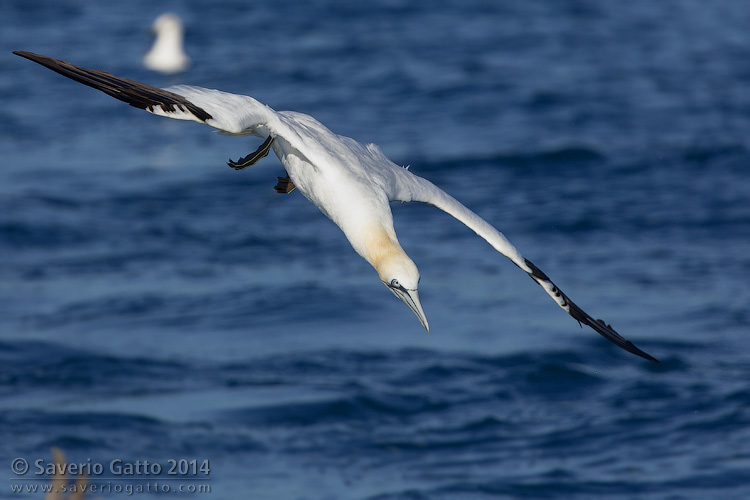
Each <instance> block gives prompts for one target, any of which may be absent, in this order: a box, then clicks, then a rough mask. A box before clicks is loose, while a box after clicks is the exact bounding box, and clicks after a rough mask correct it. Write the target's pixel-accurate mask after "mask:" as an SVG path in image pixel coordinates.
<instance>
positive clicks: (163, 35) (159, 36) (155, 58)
mask: <svg viewBox="0 0 750 500" xmlns="http://www.w3.org/2000/svg"><path fill="white" fill-rule="evenodd" d="M151 29H152V30H153V31H154V33H155V35H156V40H154V44H153V45H152V47H151V50H149V51H148V52H147V53H146V55H145V56H143V64H144V65H145V66H146V67H147V68H148V69H150V70H153V71H158V72H160V73H165V74H174V73H180V72H181V71H185V70H186V69H187V68H188V67H189V66H190V58H189V57H188V55H187V54H186V53H185V49H184V46H183V45H184V38H185V29H184V28H183V25H182V20H181V19H180V18H179V17H178V16H177V15H176V14H172V13H169V12H167V13H165V14H162V15H160V16H159V17H157V18H156V20H155V21H154V24H153V25H152V26H151Z"/></svg>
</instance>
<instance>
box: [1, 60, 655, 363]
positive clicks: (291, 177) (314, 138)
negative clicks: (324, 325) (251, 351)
mask: <svg viewBox="0 0 750 500" xmlns="http://www.w3.org/2000/svg"><path fill="white" fill-rule="evenodd" d="M14 54H17V55H19V56H21V57H25V58H27V59H30V60H31V61H34V62H36V63H39V64H41V65H43V66H45V67H47V68H49V69H51V70H52V71H55V72H57V73H60V74H61V75H63V76H66V77H68V78H70V79H72V80H75V81H77V82H80V83H82V84H84V85H88V86H89V87H93V88H95V89H97V90H101V91H102V92H104V93H106V94H109V95H110V96H112V97H114V98H115V99H119V100H121V101H124V102H126V103H128V104H130V105H131V106H134V107H136V108H140V109H145V110H146V111H148V112H150V113H153V114H155V115H159V116H166V117H168V118H176V119H178V120H192V121H196V122H199V123H205V124H207V125H210V126H212V127H214V128H216V129H219V130H220V131H222V132H223V133H225V134H228V135H237V136H245V135H254V136H259V137H261V138H262V139H264V141H263V143H262V144H261V146H260V147H259V148H258V149H257V150H256V151H254V152H253V153H251V154H249V155H247V156H245V157H244V158H240V159H239V160H238V161H232V160H229V162H228V164H229V166H230V167H232V168H234V169H236V170H241V169H244V168H247V167H249V166H251V165H254V164H256V163H257V162H258V161H259V160H261V159H262V158H263V157H265V156H266V155H267V154H268V153H269V151H270V150H271V149H273V151H274V153H276V156H278V157H279V159H280V160H281V163H282V164H283V165H284V167H285V168H286V175H285V176H284V177H277V179H278V182H277V184H276V186H275V190H276V191H277V192H279V193H290V192H292V191H293V190H294V189H297V190H299V192H300V193H302V195H303V196H305V198H307V199H308V200H310V201H311V202H312V203H313V204H314V205H315V206H316V207H318V208H319V209H320V211H321V212H323V214H325V215H326V216H327V217H328V218H330V219H331V220H332V221H333V222H334V223H336V225H338V227H339V228H341V230H342V231H343V232H344V234H345V235H346V237H347V239H348V240H349V242H350V243H351V245H352V247H353V248H354V250H355V251H356V252H357V253H358V254H359V255H360V256H362V258H364V259H365V260H366V261H367V262H369V263H370V264H371V265H372V266H373V267H374V268H375V270H376V271H377V273H378V276H379V277H380V280H381V281H382V282H383V283H384V284H385V286H386V287H388V289H389V290H390V291H391V292H393V293H394V294H395V295H396V296H397V297H398V298H399V299H401V300H402V301H403V302H404V303H405V304H406V305H407V306H408V307H409V309H411V311H412V312H413V313H414V315H415V316H416V317H417V318H418V319H419V321H420V322H421V323H422V326H424V328H425V329H426V330H427V331H429V325H428V323H427V318H426V316H425V313H424V311H423V309H422V304H421V303H420V301H419V294H418V285H419V271H418V270H417V266H416V265H415V264H414V262H413V261H412V260H411V259H410V258H409V256H408V255H406V252H404V250H403V248H401V245H400V244H399V242H398V238H397V237H396V232H395V230H394V228H393V215H392V213H391V209H390V205H389V202H391V201H402V202H406V201H419V202H423V203H426V204H429V205H433V206H435V207H437V208H439V209H441V210H443V211H445V212H447V213H448V214H450V215H452V216H453V217H455V218H456V219H458V220H459V221H461V222H462V223H464V224H465V225H466V226H468V227H469V228H470V229H472V230H473V231H474V232H475V233H476V234H477V235H479V236H480V237H482V238H484V239H485V240H486V241H487V242H488V243H489V244H490V245H492V247H493V248H494V249H495V250H497V251H498V252H500V253H501V254H503V255H504V256H506V257H507V258H508V259H510V260H511V261H512V262H513V263H514V264H515V265H516V266H518V267H519V268H520V269H521V270H522V271H524V272H525V273H527V274H528V275H529V276H530V277H531V279H532V280H534V281H535V282H536V283H538V284H539V285H540V286H541V287H542V288H543V289H544V291H545V292H547V294H549V296H550V297H552V299H553V300H554V301H555V302H556V303H557V305H559V306H560V307H561V308H562V309H563V310H565V311H566V312H567V313H568V314H569V315H570V316H572V317H573V318H574V319H575V320H577V321H578V322H579V324H581V325H583V324H585V325H588V326H589V327H591V328H593V329H594V330H595V331H596V332H597V333H599V334H600V335H602V336H603V337H604V338H606V339H607V340H609V341H611V342H613V343H615V344H617V345H618V346H620V347H621V348H622V349H625V350H626V351H628V352H631V353H633V354H636V355H638V356H641V357H643V358H645V359H648V360H650V361H657V360H656V359H655V358H654V357H652V356H650V355H649V354H647V353H645V352H643V351H642V350H640V349H639V348H638V347H636V346H635V345H634V344H633V343H632V342H630V341H629V340H626V339H625V338H623V337H621V336H620V335H619V334H618V333H617V332H616V331H615V330H614V329H613V328H612V327H611V326H610V325H608V324H607V323H605V322H604V321H602V320H600V319H594V318H592V317H591V316H589V315H588V314H587V313H586V312H584V311H583V309H581V308H580V307H578V306H577V305H576V304H575V303H573V302H572V301H571V300H570V299H569V298H568V296H567V295H565V294H564V293H563V292H562V290H560V289H559V288H558V287H557V286H556V285H555V284H554V283H553V282H552V281H551V280H550V278H549V277H547V275H546V274H545V273H543V272H542V271H541V270H540V269H539V268H538V267H537V266H535V265H534V264H532V263H531V261H529V260H528V259H526V258H524V257H523V256H522V255H521V253H520V252H519V251H518V250H517V249H516V248H515V247H514V246H513V245H512V244H511V243H510V242H509V241H508V240H507V239H506V237H505V236H504V235H503V234H502V233H501V232H500V231H498V230H497V229H495V228H494V227H493V226H491V225H490V224H489V223H488V222H486V221H485V220H484V219H482V218H481V217H479V216H478V215H476V214H475V213H474V212H472V211H471V210H469V209H468V208H466V207H465V206H464V205H463V204H461V203H460V202H459V201H457V200H456V199H455V198H453V197H452V196H450V195H449V194H447V193H446V192H444V191H443V190H441V189H440V188H438V187H436V186H435V185H434V184H432V183H431V182H430V181H428V180H426V179H423V178H422V177H419V176H417V175H414V174H413V173H412V172H411V171H409V170H408V169H406V168H404V167H400V166H398V165H396V164H395V163H393V162H392V161H390V160H389V159H388V158H387V157H386V156H385V155H384V154H383V153H382V152H381V151H380V149H379V148H378V147H377V146H375V145H374V144H368V145H363V144H360V143H359V142H357V141H355V140H354V139H351V138H349V137H343V136H340V135H337V134H334V133H333V132H331V131H330V130H329V129H328V128H326V127H325V126H324V125H323V124H321V123H320V122H318V121H317V120H316V119H315V118H313V117H311V116H309V115H306V114H303V113H297V112H293V111H274V110H273V109H271V108H270V107H268V106H267V105H265V104H262V103H260V102H258V101H257V100H255V99H253V98H252V97H249V96H244V95H237V94H230V93H227V92H221V91H219V90H212V89H205V88H201V87H192V86H186V85H176V86H172V87H168V88H165V89H159V88H156V87H152V86H150V85H145V84H143V83H140V82H136V81H133V80H128V79H125V78H119V77H116V76H113V75H112V74H110V73H107V72H105V71H99V70H91V69H86V68H82V67H80V66H75V65H73V64H71V63H69V62H65V61H61V60H59V59H53V58H51V57H46V56H42V55H38V54H34V53H32V52H27V51H18V52H14Z"/></svg>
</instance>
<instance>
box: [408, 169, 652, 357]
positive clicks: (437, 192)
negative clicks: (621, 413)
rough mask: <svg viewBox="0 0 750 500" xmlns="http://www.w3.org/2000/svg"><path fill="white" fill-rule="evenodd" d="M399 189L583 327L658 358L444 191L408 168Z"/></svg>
mask: <svg viewBox="0 0 750 500" xmlns="http://www.w3.org/2000/svg"><path fill="white" fill-rule="evenodd" d="M399 177H400V179H399V183H400V184H401V185H400V186H397V189H395V191H396V192H398V193H399V196H398V197H395V199H397V200H400V201H421V202H423V203H427V204H430V205H434V206H435V207H437V208H439V209H441V210H443V211H444V212H446V213H448V214H450V215H452V216H453V217H455V218H456V219H458V220H459V221H461V222H463V223H464V224H466V226H467V227H469V228H470V229H471V230H473V231H474V232H475V233H477V234H478V235H479V236H481V237H482V238H484V239H485V240H486V241H487V242H488V243H489V244H490V245H492V246H493V248H495V250H497V251H498V252H500V253H501V254H503V255H505V256H506V257H508V258H509V259H510V260H511V261H512V262H513V263H514V264H515V265H517V266H518V267H520V268H521V269H522V270H523V271H525V272H526V273H527V274H528V275H529V276H530V277H531V279H533V280H534V281H536V282H537V283H538V284H539V285H540V286H541V287H542V288H544V291H545V292H547V294H549V296H550V297H552V299H553V300H554V301H555V302H556V303H557V305H559V306H560V307H562V308H563V310H565V311H566V312H567V313H568V314H570V315H571V316H572V317H573V318H574V319H575V320H577V321H578V322H579V323H580V324H585V325H588V326H590V327H591V328H593V329H594V330H595V331H596V332H597V333H598V334H600V335H601V336H603V337H604V338H606V339H607V340H609V341H610V342H613V343H614V344H616V345H618V346H620V347H621V348H623V349H625V350H626V351H628V352H631V353H633V354H636V355H638V356H641V357H642V358H645V359H648V360H649V361H656V362H658V360H657V359H655V358H654V357H652V356H650V355H649V354H647V353H645V352H643V351H642V350H640V349H638V348H637V347H636V346H635V345H634V344H633V343H632V342H631V341H629V340H626V339H625V338H623V337H622V336H620V335H619V334H618V333H617V332H616V331H615V330H614V329H613V328H612V327H611V326H610V325H608V324H606V323H605V322H604V321H602V320H600V319H596V320H595V319H594V318H592V317H591V316H589V315H588V314H587V313H586V312H585V311H584V310H583V309H581V308H580V307H578V306H577V305H576V304H575V303H573V301H571V300H570V299H569V298H568V296H567V295H565V294H564V293H563V292H562V291H561V290H560V289H559V288H558V287H557V285H555V284H554V283H553V282H552V281H551V280H550V279H549V278H548V277H547V275H546V274H544V273H543V272H542V271H541V270H540V269H539V268H538V267H536V266H535V265H534V264H532V263H531V261H529V260H528V259H526V258H524V257H523V256H522V255H521V253H520V252H519V251H518V250H517V249H516V247H514V246H513V245H512V244H511V243H510V242H509V241H508V239H507V238H506V237H505V236H504V235H503V234H502V233H501V232H500V231H498V230H497V229H495V228H494V227H492V225H490V224H489V223H488V222H487V221H485V220H484V219H482V218H481V217H479V216H478V215H477V214H475V213H474V212H472V211H471V210H469V209H468V208H466V207H465V206H464V205H463V204H462V203H461V202H459V201H458V200H456V199H455V198H453V197H452V196H450V195H448V194H447V193H446V192H445V191H443V190H442V189H440V188H438V187H437V186H435V185H434V184H432V183H431V182H429V181H428V180H426V179H423V178H421V177H418V176H416V175H413V174H411V173H410V172H407V171H406V170H405V169H404V170H403V172H402V175H401V176H399Z"/></svg>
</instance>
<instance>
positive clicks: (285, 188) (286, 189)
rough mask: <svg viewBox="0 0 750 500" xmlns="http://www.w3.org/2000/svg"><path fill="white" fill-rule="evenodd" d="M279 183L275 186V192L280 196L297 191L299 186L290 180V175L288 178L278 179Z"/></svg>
mask: <svg viewBox="0 0 750 500" xmlns="http://www.w3.org/2000/svg"><path fill="white" fill-rule="evenodd" d="M276 178H277V179H278V180H279V182H277V183H276V186H274V188H273V190H274V191H276V192H277V193H279V194H289V193H291V192H292V191H294V190H295V189H297V186H295V185H294V183H293V182H292V180H291V179H290V178H289V174H287V176H286V177H276Z"/></svg>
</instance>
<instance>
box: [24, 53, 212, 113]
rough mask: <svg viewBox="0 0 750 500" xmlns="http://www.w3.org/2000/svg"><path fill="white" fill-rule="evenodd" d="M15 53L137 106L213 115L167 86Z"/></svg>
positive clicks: (43, 57) (39, 56)
mask: <svg viewBox="0 0 750 500" xmlns="http://www.w3.org/2000/svg"><path fill="white" fill-rule="evenodd" d="M13 53H14V54H15V55H17V56H21V57H25V58H26V59H29V60H30V61H33V62H35V63H37V64H40V65H42V66H44V67H46V68H47V69H50V70H52V71H54V72H55V73H59V74H61V75H63V76H64V77H66V78H70V79H71V80H73V81H76V82H78V83H82V84H83V85H87V86H89V87H91V88H94V89H96V90H100V91H102V92H104V93H105V94H108V95H110V96H112V97H114V98H115V99H118V100H120V101H123V102H126V103H128V104H130V105H131V106H133V107H136V108H140V109H145V110H148V111H152V112H153V111H154V109H155V108H156V107H157V106H158V107H160V108H161V109H162V110H163V111H165V112H167V113H170V112H174V111H176V110H180V111H185V112H188V113H190V114H192V115H193V116H195V117H196V118H197V119H198V120H200V121H202V122H204V123H205V122H206V120H210V119H211V118H212V116H211V115H210V114H209V113H208V112H206V110H204V109H202V108H201V107H199V106H196V105H195V104H193V103H191V102H190V101H188V100H187V99H185V98H184V97H182V96H180V95H178V94H175V93H173V92H169V91H167V90H164V89H159V88H156V87H152V86H151V85H146V84H145V83H141V82H136V81H135V80H128V79H127V78H120V77H117V76H114V75H113V74H111V73H107V72H106V71H101V70H96V69H87V68H83V67H81V66H76V65H75V64H71V63H69V62H67V61H63V60H61V59H55V58H53V57H47V56H43V55H40V54H35V53H33V52H29V51H26V50H15V51H13Z"/></svg>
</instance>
